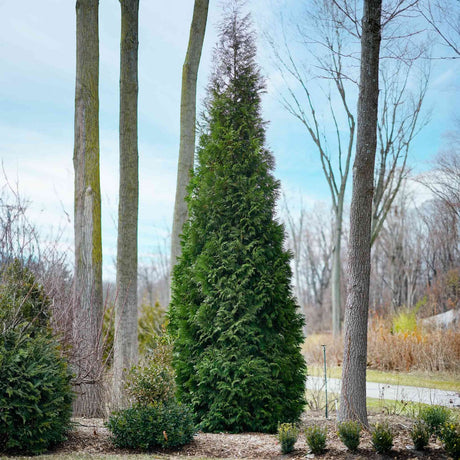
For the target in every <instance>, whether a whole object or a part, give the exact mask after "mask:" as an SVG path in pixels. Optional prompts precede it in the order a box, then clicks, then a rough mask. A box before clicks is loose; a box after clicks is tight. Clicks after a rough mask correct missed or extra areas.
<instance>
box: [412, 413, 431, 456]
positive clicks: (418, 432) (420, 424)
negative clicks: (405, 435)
mask: <svg viewBox="0 0 460 460" xmlns="http://www.w3.org/2000/svg"><path fill="white" fill-rule="evenodd" d="M410 436H411V438H412V442H413V443H414V447H415V449H416V450H423V449H425V447H426V446H427V445H428V442H429V441H430V430H429V428H428V426H427V424H426V423H425V422H424V421H423V420H417V421H416V422H415V423H414V425H413V426H412V429H411V431H410Z"/></svg>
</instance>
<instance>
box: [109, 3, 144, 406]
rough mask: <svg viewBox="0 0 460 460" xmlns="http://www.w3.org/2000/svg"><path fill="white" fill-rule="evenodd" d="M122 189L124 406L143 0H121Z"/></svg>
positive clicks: (133, 330) (115, 397)
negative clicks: (139, 50)
mask: <svg viewBox="0 0 460 460" xmlns="http://www.w3.org/2000/svg"><path fill="white" fill-rule="evenodd" d="M120 6H121V43H120V192H119V202H118V240H117V294H118V295H117V297H116V302H115V333H114V340H113V345H114V346H113V387H112V390H113V393H112V406H113V408H115V409H121V408H123V407H124V406H125V405H126V403H127V399H126V397H125V395H124V391H123V390H124V386H125V380H126V370H127V369H130V368H131V367H132V366H133V365H135V364H136V363H137V358H138V338H137V221H138V207H139V155H138V146H137V144H138V140H137V99H138V90H139V88H138V46H139V45H138V42H139V0H120Z"/></svg>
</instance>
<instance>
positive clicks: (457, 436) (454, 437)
mask: <svg viewBox="0 0 460 460" xmlns="http://www.w3.org/2000/svg"><path fill="white" fill-rule="evenodd" d="M439 437H440V438H441V441H442V443H443V445H444V449H446V452H447V453H448V454H449V455H451V456H452V458H453V459H454V460H458V459H459V458H460V423H459V422H446V423H444V425H443V426H442V428H441V430H440V433H439Z"/></svg>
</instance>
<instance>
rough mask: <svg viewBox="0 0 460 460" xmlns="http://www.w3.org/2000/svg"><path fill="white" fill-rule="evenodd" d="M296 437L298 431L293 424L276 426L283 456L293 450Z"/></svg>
mask: <svg viewBox="0 0 460 460" xmlns="http://www.w3.org/2000/svg"><path fill="white" fill-rule="evenodd" d="M298 436H299V429H298V428H297V426H296V425H295V424H294V423H281V424H280V425H279V426H278V441H279V442H280V444H281V452H282V453H283V454H288V453H289V452H292V451H293V450H294V444H295V443H296V441H297V438H298Z"/></svg>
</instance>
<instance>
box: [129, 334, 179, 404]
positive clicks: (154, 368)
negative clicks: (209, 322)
mask: <svg viewBox="0 0 460 460" xmlns="http://www.w3.org/2000/svg"><path fill="white" fill-rule="evenodd" d="M151 342H152V348H151V351H150V353H149V354H148V356H147V357H145V358H144V360H143V363H142V364H141V365H139V366H135V367H133V368H132V369H131V370H130V372H129V374H128V376H127V381H126V391H127V394H128V395H129V397H130V398H131V399H132V400H133V401H134V402H135V403H137V404H141V405H147V404H153V403H156V402H161V401H163V402H165V401H169V400H171V399H173V398H174V394H175V391H176V384H175V380H174V378H175V373H174V369H173V367H172V344H171V340H170V338H169V336H166V335H163V336H155V337H154V336H152V340H151ZM154 342H156V345H153V344H154Z"/></svg>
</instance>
